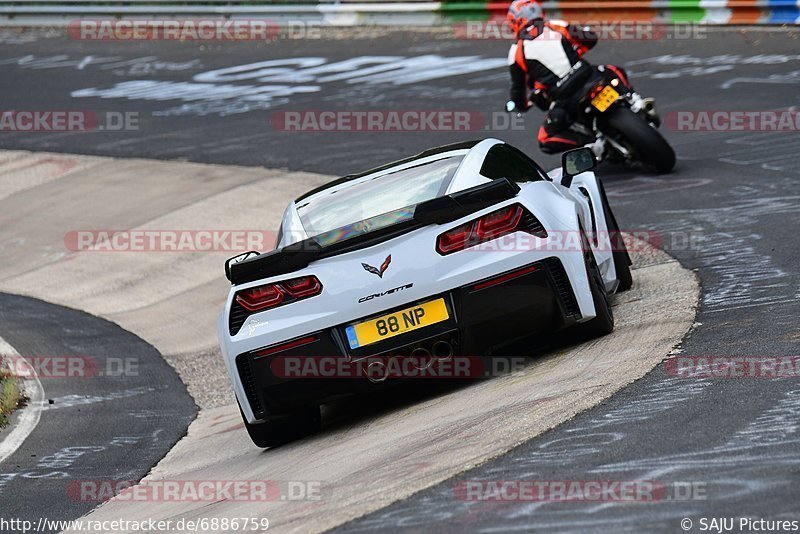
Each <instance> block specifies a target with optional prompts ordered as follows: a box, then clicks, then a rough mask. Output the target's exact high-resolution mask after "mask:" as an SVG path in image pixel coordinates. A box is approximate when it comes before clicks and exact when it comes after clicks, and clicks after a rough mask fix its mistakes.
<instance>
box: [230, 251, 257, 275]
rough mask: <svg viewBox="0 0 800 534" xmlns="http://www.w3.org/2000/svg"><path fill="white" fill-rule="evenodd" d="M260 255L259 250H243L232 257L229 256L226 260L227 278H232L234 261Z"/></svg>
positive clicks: (237, 261)
mask: <svg viewBox="0 0 800 534" xmlns="http://www.w3.org/2000/svg"><path fill="white" fill-rule="evenodd" d="M260 255H261V253H260V252H257V251H255V250H248V251H247V252H242V253H241V254H238V255H236V256H234V257H232V258H228V259H227V260H225V278H227V279H228V280H230V279H231V265H233V264H234V263H239V262H242V261H244V260H247V259H250V258H252V257H253V256H260Z"/></svg>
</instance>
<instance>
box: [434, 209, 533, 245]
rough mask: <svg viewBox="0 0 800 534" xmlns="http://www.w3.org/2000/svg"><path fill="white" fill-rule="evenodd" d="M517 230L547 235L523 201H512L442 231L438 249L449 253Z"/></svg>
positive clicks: (437, 241) (438, 240)
mask: <svg viewBox="0 0 800 534" xmlns="http://www.w3.org/2000/svg"><path fill="white" fill-rule="evenodd" d="M517 231H523V232H527V233H529V234H532V235H535V236H537V237H543V238H544V237H547V232H546V231H545V229H544V227H543V226H542V224H541V223H540V222H539V221H538V219H536V217H534V216H533V215H532V214H531V213H530V212H529V211H527V210H526V209H525V208H523V207H522V206H521V205H520V204H512V205H511V206H506V207H504V208H501V209H499V210H495V211H493V212H491V213H488V214H486V215H484V216H483V217H480V218H478V219H475V220H473V221H470V222H468V223H465V224H462V225H461V226H457V227H455V228H453V229H452V230H448V231H447V232H445V233H443V234H441V235H440V236H439V237H438V239H437V240H436V250H437V252H439V254H441V255H443V256H445V255H447V254H451V253H453V252H458V251H459V250H464V249H466V248H468V247H471V246H474V245H477V244H479V243H483V242H484V241H491V240H492V239H497V238H498V237H502V236H504V235H508V234H511V233H513V232H517Z"/></svg>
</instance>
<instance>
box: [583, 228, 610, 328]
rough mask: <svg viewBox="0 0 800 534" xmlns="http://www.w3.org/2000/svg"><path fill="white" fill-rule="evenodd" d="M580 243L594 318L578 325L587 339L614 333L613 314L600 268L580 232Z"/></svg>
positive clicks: (584, 235) (587, 241) (586, 240)
mask: <svg viewBox="0 0 800 534" xmlns="http://www.w3.org/2000/svg"><path fill="white" fill-rule="evenodd" d="M581 243H582V245H583V258H584V262H585V264H586V274H587V276H588V278H589V290H590V291H591V293H592V301H593V302H594V309H595V313H596V316H595V318H594V319H591V320H589V321H587V322H585V323H582V324H580V325H579V328H580V330H581V332H582V333H583V334H584V335H585V336H586V337H587V338H595V337H600V336H604V335H606V334H610V333H611V332H613V331H614V312H613V311H612V310H611V302H610V300H609V297H608V292H607V291H606V287H605V284H604V283H603V277H602V275H601V274H600V268H599V267H598V266H597V261H595V259H594V253H593V252H592V249H591V247H589V240H588V239H586V234H585V233H584V232H583V230H581Z"/></svg>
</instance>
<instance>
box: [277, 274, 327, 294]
mask: <svg viewBox="0 0 800 534" xmlns="http://www.w3.org/2000/svg"><path fill="white" fill-rule="evenodd" d="M281 286H282V287H283V289H285V290H286V292H287V293H289V294H290V295H291V296H293V297H294V298H296V299H301V298H304V297H311V296H313V295H316V294H318V293H319V292H320V291H322V284H320V283H319V280H317V277H316V276H304V277H303V278H295V279H294V280H287V281H286V282H282V283H281Z"/></svg>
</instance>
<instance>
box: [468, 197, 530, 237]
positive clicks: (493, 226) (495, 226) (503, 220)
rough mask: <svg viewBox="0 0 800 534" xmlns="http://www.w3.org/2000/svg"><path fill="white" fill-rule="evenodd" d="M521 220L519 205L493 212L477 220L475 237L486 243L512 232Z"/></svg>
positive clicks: (520, 207)
mask: <svg viewBox="0 0 800 534" xmlns="http://www.w3.org/2000/svg"><path fill="white" fill-rule="evenodd" d="M520 219H522V206H520V205H519V204H517V205H514V206H509V207H507V208H505V209H502V210H498V211H493V212H492V213H490V214H489V215H485V216H483V217H481V218H480V219H478V224H477V225H476V226H475V235H476V236H477V238H478V239H479V240H480V241H488V240H489V239H494V238H495V237H499V236H501V235H504V234H507V233H509V232H513V231H514V230H515V229H516V228H517V226H519V221H520Z"/></svg>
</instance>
